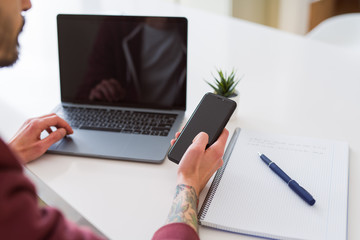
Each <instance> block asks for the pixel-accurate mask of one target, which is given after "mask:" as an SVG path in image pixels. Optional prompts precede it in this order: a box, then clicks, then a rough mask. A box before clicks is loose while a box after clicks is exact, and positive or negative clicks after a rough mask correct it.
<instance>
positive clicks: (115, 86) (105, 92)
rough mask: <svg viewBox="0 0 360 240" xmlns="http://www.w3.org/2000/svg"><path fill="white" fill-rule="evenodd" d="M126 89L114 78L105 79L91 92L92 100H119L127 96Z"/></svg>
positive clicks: (90, 97)
mask: <svg viewBox="0 0 360 240" xmlns="http://www.w3.org/2000/svg"><path fill="white" fill-rule="evenodd" d="M125 96H126V91H125V89H124V88H123V87H122V86H121V84H120V83H119V81H117V80H116V79H114V78H110V79H103V80H102V81H101V82H100V83H99V84H98V85H96V86H95V87H94V88H93V89H92V90H91V92H90V96H89V99H90V100H100V101H107V102H118V101H121V100H123V99H124V98H125Z"/></svg>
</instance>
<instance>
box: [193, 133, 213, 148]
mask: <svg viewBox="0 0 360 240" xmlns="http://www.w3.org/2000/svg"><path fill="white" fill-rule="evenodd" d="M208 143H209V135H207V133H204V132H201V133H199V134H198V135H196V137H195V138H194V140H193V143H192V144H191V145H190V147H191V146H194V147H195V146H200V147H201V148H204V149H205V148H206V145H207V144H208Z"/></svg>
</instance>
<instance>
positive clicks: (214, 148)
mask: <svg viewBox="0 0 360 240" xmlns="http://www.w3.org/2000/svg"><path fill="white" fill-rule="evenodd" d="M178 136H179V133H177V134H176V137H178ZM228 136H229V131H228V130H227V129H224V130H223V132H222V133H221V135H220V137H219V138H218V140H217V141H216V142H215V143H214V144H213V145H211V146H210V147H209V148H208V149H205V148H206V145H207V144H208V142H209V136H208V135H207V134H206V133H204V132H201V133H199V134H198V135H197V136H196V137H195V138H194V140H193V143H192V144H191V145H190V147H189V148H188V149H187V151H186V152H185V154H184V156H183V158H182V159H181V161H180V163H179V169H178V178H177V181H178V184H185V185H189V186H192V187H194V189H195V191H196V194H197V197H199V194H200V192H201V191H202V190H203V188H204V187H205V185H206V183H207V182H208V181H209V179H210V178H211V176H212V175H213V174H214V173H215V171H216V170H218V169H219V168H220V167H221V166H222V164H223V159H222V156H223V154H224V150H225V145H226V141H227V138H228ZM174 141H175V140H173V141H172V142H171V143H172V144H173V143H174Z"/></svg>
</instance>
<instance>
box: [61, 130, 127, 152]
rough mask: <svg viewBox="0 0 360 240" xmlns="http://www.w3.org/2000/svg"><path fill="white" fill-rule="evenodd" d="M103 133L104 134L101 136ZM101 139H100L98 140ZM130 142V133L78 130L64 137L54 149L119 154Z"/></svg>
mask: <svg viewBox="0 0 360 240" xmlns="http://www.w3.org/2000/svg"><path fill="white" fill-rule="evenodd" d="M102 135H104V136H102ZM100 139H101V140H100ZM129 142H131V135H127V136H126V135H124V134H118V133H110V132H100V131H86V130H85V131H82V130H78V131H76V132H74V134H73V135H70V136H67V137H65V138H64V139H63V140H62V141H61V142H60V144H59V145H58V146H57V147H56V150H61V151H64V152H68V153H74V154H86V155H87V154H91V155H95V156H96V155H97V156H102V155H109V154H111V155H113V156H121V155H122V154H121V153H122V152H124V151H125V150H126V148H127V146H128V144H129Z"/></svg>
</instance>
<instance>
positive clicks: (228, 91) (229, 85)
mask: <svg viewBox="0 0 360 240" xmlns="http://www.w3.org/2000/svg"><path fill="white" fill-rule="evenodd" d="M217 73H218V75H219V76H218V77H216V76H214V75H213V77H214V80H215V82H214V83H213V84H212V83H210V82H208V81H206V83H207V84H209V85H210V87H212V88H213V89H214V93H215V94H218V95H221V96H224V97H233V96H236V89H235V87H236V86H237V85H238V83H239V82H240V80H241V78H239V79H236V78H235V75H236V72H235V71H234V70H232V71H231V73H230V74H229V76H228V75H227V73H226V72H223V71H222V70H221V69H219V70H217Z"/></svg>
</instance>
